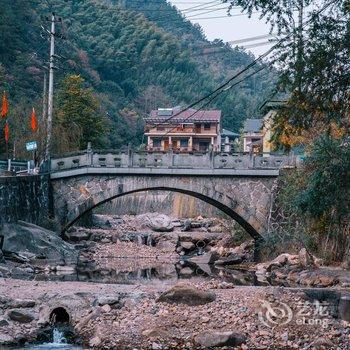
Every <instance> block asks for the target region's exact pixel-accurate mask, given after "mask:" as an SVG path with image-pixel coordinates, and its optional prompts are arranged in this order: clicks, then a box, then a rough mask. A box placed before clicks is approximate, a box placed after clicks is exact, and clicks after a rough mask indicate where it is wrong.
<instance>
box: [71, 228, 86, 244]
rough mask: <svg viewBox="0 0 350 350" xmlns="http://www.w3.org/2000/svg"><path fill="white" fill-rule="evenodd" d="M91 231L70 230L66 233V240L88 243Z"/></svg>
mask: <svg viewBox="0 0 350 350" xmlns="http://www.w3.org/2000/svg"><path fill="white" fill-rule="evenodd" d="M90 236H91V231H90V232H89V231H88V230H69V231H68V232H66V233H65V238H66V239H67V240H68V241H71V242H74V243H77V242H81V241H87V240H89V239H90Z"/></svg>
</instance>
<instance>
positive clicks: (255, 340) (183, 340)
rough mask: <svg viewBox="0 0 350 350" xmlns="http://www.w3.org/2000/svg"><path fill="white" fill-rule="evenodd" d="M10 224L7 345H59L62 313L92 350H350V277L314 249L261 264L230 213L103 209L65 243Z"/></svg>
mask: <svg viewBox="0 0 350 350" xmlns="http://www.w3.org/2000/svg"><path fill="white" fill-rule="evenodd" d="M9 228H10V229H11V235H8V237H10V238H11V240H10V239H9V240H8V241H7V242H6V244H7V245H6V246H7V247H11V248H12V249H13V253H9V252H7V253H6V254H5V255H4V256H5V261H3V262H2V263H0V273H1V274H2V277H3V278H2V279H0V348H1V349H2V347H4V346H7V345H11V346H13V345H17V348H18V347H19V348H21V346H22V347H23V346H24V345H25V344H28V343H35V342H38V341H39V342H41V343H42V342H44V340H45V341H47V340H50V335H49V333H48V332H49V331H51V332H52V327H53V325H54V324H55V321H57V320H60V321H61V322H63V323H64V324H65V325H68V324H70V325H71V327H72V331H73V333H74V334H73V335H72V334H71V335H70V336H69V339H70V340H71V341H72V342H74V343H76V344H82V346H83V348H91V349H140V350H141V349H152V350H160V349H205V348H213V347H221V348H224V349H241V350H244V349H245V350H247V349H249V350H250V349H251V350H258V349H272V350H274V349H276V350H280V349H281V350H284V349H286V350H287V349H303V350H307V349H337V350H338V349H340V350H350V347H349V344H350V324H349V321H350V289H349V282H350V276H349V272H348V271H346V270H342V269H339V268H338V269H337V268H331V267H323V266H320V263H322V262H320V261H318V259H316V258H315V257H313V256H311V255H310V254H309V253H307V252H306V251H305V250H301V251H300V252H298V253H296V254H282V255H280V256H278V257H276V258H275V259H272V260H271V261H266V262H264V263H259V264H257V263H254V261H253V259H254V242H252V241H251V240H243V242H242V239H241V237H240V236H239V235H238V234H237V233H236V235H235V234H232V227H230V226H229V224H228V223H227V222H225V220H222V219H208V218H206V219H205V218H202V217H198V218H196V219H186V220H179V219H176V218H170V217H167V216H164V215H158V214H145V215H139V216H124V217H111V216H103V215H97V216H96V217H95V227H94V228H90V229H87V228H82V227H74V228H71V229H70V230H69V232H67V233H66V237H65V241H63V240H62V239H61V238H60V237H58V236H57V234H55V233H54V232H51V231H47V230H43V229H41V228H39V227H32V226H31V225H27V224H20V225H19V226H16V225H12V226H11V227H9ZM23 230H25V231H23ZM23 232H26V235H25V237H27V238H28V237H32V238H33V241H31V244H27V243H26V242H25V241H22V240H20V241H19V240H18V239H17V237H22V238H23V237H24V234H23ZM32 238H31V239H32ZM23 239H24V238H23ZM34 239H35V242H37V243H33V242H34ZM18 242H19V243H18ZM52 242H55V243H54V244H52ZM44 243H45V247H46V248H45V251H44V250H43V249H38V248H39V247H40V246H41V247H42V246H43V244H44ZM28 247H31V251H28V250H27V248H28ZM17 248H18V249H17ZM16 249H17V250H16ZM50 256H53V257H58V259H57V258H56V259H54V260H50V259H49V257H50ZM67 257H73V258H74V257H76V259H75V261H74V259H67ZM4 277H6V278H4ZM292 286H293V288H290V287H292ZM305 286H307V287H308V288H305ZM320 287H322V288H320ZM325 287H327V288H325Z"/></svg>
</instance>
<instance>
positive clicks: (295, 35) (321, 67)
mask: <svg viewBox="0 0 350 350" xmlns="http://www.w3.org/2000/svg"><path fill="white" fill-rule="evenodd" d="M224 2H227V0H226V1H224ZM229 2H230V3H231V5H240V6H242V7H243V10H244V11H247V12H248V13H249V14H251V13H252V12H253V11H254V10H260V11H261V17H262V18H266V20H267V21H270V23H271V29H274V28H277V33H278V37H279V39H280V40H279V41H278V43H277V45H276V47H275V50H274V55H273V59H274V60H277V62H278V63H279V64H280V72H281V74H280V79H279V84H278V87H277V90H278V91H279V92H284V93H287V94H288V95H289V98H288V101H287V103H286V105H285V106H284V107H283V108H281V109H280V112H279V114H278V117H277V125H276V126H277V128H278V127H280V128H281V130H280V131H283V128H284V126H285V125H286V124H287V125H289V126H290V128H288V133H289V136H290V134H291V133H293V132H294V133H295V134H296V135H297V134H299V133H300V132H303V131H304V130H311V129H312V130H313V132H314V133H315V132H317V131H319V134H321V133H322V132H323V130H324V128H325V126H327V125H331V124H332V123H335V124H336V125H337V126H338V127H340V128H349V127H350V124H349V118H348V115H349V114H350V75H349V60H348V57H349V54H350V44H349V40H350V30H349V18H350V17H349V16H350V8H349V4H348V1H346V0H322V1H319V2H318V4H317V5H316V6H315V4H314V2H312V1H309V0H292V1H265V0H253V1H251V0H249V1H248V0H234V1H229ZM312 3H313V4H312ZM310 4H312V5H313V6H312V7H310V8H308V6H309V5H310ZM295 9H297V12H298V14H297V15H295V13H294V11H295ZM282 133H283V132H282Z"/></svg>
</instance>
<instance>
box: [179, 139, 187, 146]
mask: <svg viewBox="0 0 350 350" xmlns="http://www.w3.org/2000/svg"><path fill="white" fill-rule="evenodd" d="M180 147H188V140H187V139H181V140H180Z"/></svg>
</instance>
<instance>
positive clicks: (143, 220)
mask: <svg viewBox="0 0 350 350" xmlns="http://www.w3.org/2000/svg"><path fill="white" fill-rule="evenodd" d="M137 220H138V221H139V223H140V224H141V227H147V228H150V229H151V230H152V231H155V232H171V231H172V230H173V229H174V225H173V223H172V220H171V218H170V217H169V216H167V215H165V214H157V213H148V214H142V215H139V216H138V217H137Z"/></svg>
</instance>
